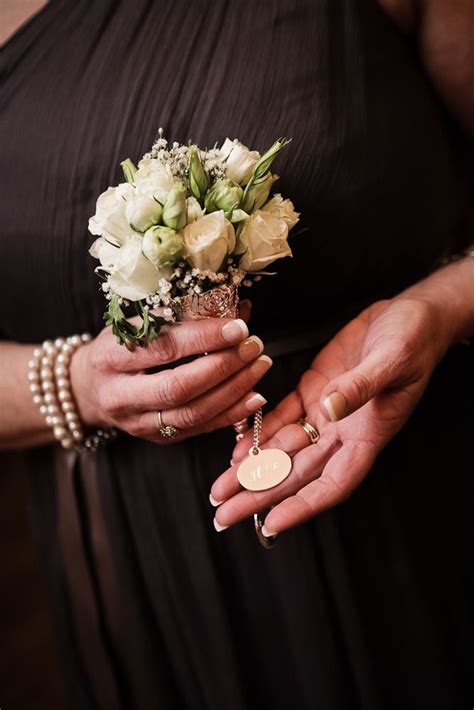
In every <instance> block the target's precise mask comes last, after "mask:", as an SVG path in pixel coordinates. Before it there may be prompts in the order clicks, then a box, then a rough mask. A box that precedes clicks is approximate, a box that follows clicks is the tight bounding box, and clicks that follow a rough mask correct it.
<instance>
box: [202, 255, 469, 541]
mask: <svg viewBox="0 0 474 710" xmlns="http://www.w3.org/2000/svg"><path fill="white" fill-rule="evenodd" d="M473 266H474V264H473V263H471V264H469V265H467V266H466V265H465V264H464V265H462V266H461V265H460V266H456V265H452V266H450V267H446V269H443V270H441V271H440V272H438V274H436V275H435V276H432V277H430V279H427V280H426V281H424V282H420V284H418V285H417V286H416V287H412V289H410V290H408V291H406V292H405V293H404V294H401V296H399V297H397V298H396V299H394V300H391V301H381V302H378V303H375V304H374V305H372V306H371V307H370V308H368V309H366V310H365V311H363V313H361V314H360V315H359V316H358V317H357V318H355V319H354V320H353V321H351V322H350V323H349V324H348V325H347V326H346V327H345V328H344V329H343V330H341V331H340V332H339V333H338V334H337V335H336V336H335V337H334V338H333V340H331V342H330V343H329V344H328V345H327V346H326V347H325V348H324V349H323V350H322V351H321V352H320V353H319V354H318V355H317V357H316V358H315V360H314V361H313V363H312V366H311V368H310V369H309V370H308V371H307V372H305V373H304V374H303V376H302V378H301V380H300V382H299V385H298V387H297V388H296V390H295V391H294V392H292V393H291V394H289V395H288V396H287V397H286V398H285V399H284V400H283V401H282V402H281V403H280V404H279V405H278V406H277V407H276V409H275V410H273V412H270V413H269V414H268V415H267V416H266V417H265V418H264V422H263V433H262V437H261V441H262V442H265V443H264V444H263V447H262V448H267V447H268V448H272V447H276V448H279V449H283V450H284V451H287V452H288V453H289V454H290V456H292V458H293V467H292V471H291V473H290V475H289V477H288V478H287V479H286V480H285V481H284V482H282V483H281V484H280V485H278V486H276V487H275V488H273V489H270V490H268V491H262V492H256V493H254V492H251V491H247V490H243V489H242V487H241V486H240V484H239V482H238V480H237V478H236V470H237V465H238V464H239V463H240V461H241V460H242V459H243V458H245V456H246V455H247V454H248V451H249V448H250V446H251V441H252V436H251V432H247V434H246V435H245V437H244V438H243V439H242V441H240V442H239V443H238V444H237V446H236V448H235V450H234V455H233V465H232V466H231V468H230V469H228V470H227V471H226V472H225V473H223V474H222V475H221V476H220V478H218V479H217V480H216V481H215V483H214V485H213V486H212V489H211V502H212V503H213V504H214V505H219V508H218V510H217V513H216V518H215V526H216V529H217V530H218V531H220V530H223V529H225V528H226V527H228V526H229V525H233V524H234V523H236V522H238V521H240V520H242V519H244V518H247V517H249V516H250V515H252V514H253V513H255V512H259V511H262V510H264V509H266V508H269V507H271V506H274V507H273V508H272V510H271V511H270V512H269V513H268V515H267V516H266V519H265V526H264V529H263V533H264V534H266V535H272V534H276V533H279V532H281V531H283V530H286V529H288V528H290V527H293V526H295V525H298V524H300V523H303V522H305V521H306V520H308V519H309V518H312V517H313V516H315V515H317V514H318V513H320V512H321V511H323V510H325V509H327V508H329V507H331V506H333V505H335V504H337V503H339V502H341V501H343V500H345V499H346V498H347V497H348V496H349V495H350V494H351V492H352V491H353V490H354V489H355V488H356V486H357V485H358V484H359V483H360V482H361V481H362V480H363V478H364V477H365V476H366V474H367V473H368V471H369V470H370V468H371V467H372V464H373V462H374V460H375V458H376V456H377V455H378V454H379V452H380V451H381V449H382V448H383V447H384V446H385V445H386V444H387V443H388V442H389V441H390V440H391V439H392V437H393V436H394V435H395V434H396V433H397V432H398V431H399V430H400V429H401V427H402V426H403V425H404V423H405V422H406V421H407V419H408V417H409V416H410V414H411V412H412V411H413V408H414V407H415V406H416V404H417V402H418V401H419V399H420V397H421V396H422V394H423V391H424V389H425V387H426V385H427V383H428V380H429V378H430V376H431V373H432V371H433V369H434V367H435V366H436V364H437V363H438V361H439V360H440V359H441V357H442V356H443V355H444V353H445V351H446V349H447V348H448V347H449V346H450V344H451V343H452V342H453V340H456V339H457V337H459V336H462V335H464V334H466V333H468V332H472V329H473V301H472V300H471V302H470V303H466V301H465V299H466V295H468V294H469V293H471V296H472V285H473V281H472V275H473V269H472V267H473ZM440 274H443V275H442V276H440ZM456 280H458V282H459V283H458V284H457V285H456ZM434 293H436V297H434V296H433V298H431V297H430V296H431V295H433V294H434ZM446 299H448V300H447V301H446ZM463 299H464V301H463ZM446 303H447V304H448V305H446ZM463 303H464V306H463ZM460 314H462V315H463V318H460ZM301 417H304V418H305V419H306V420H307V421H308V422H310V423H311V424H313V425H314V426H315V427H316V428H317V429H318V430H319V432H320V434H321V438H320V440H319V441H318V443H316V444H313V445H310V441H309V438H308V435H307V434H306V433H305V431H304V430H303V428H302V427H301V425H300V424H298V423H296V422H298V420H299V419H300V418H301Z"/></svg>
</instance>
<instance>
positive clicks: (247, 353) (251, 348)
mask: <svg viewBox="0 0 474 710" xmlns="http://www.w3.org/2000/svg"><path fill="white" fill-rule="evenodd" d="M263 347H264V346H263V343H262V341H261V340H260V338H259V337H258V335H251V336H250V338H246V339H245V340H244V341H243V343H240V345H239V357H240V359H241V360H242V362H250V361H251V360H255V358H256V357H257V355H260V353H261V352H263Z"/></svg>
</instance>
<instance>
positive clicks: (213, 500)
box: [209, 493, 222, 508]
mask: <svg viewBox="0 0 474 710" xmlns="http://www.w3.org/2000/svg"><path fill="white" fill-rule="evenodd" d="M209 500H210V501H211V505H213V506H214V508H216V507H217V506H218V505H220V504H221V503H222V501H221V500H216V499H215V498H213V497H212V494H211V493H209Z"/></svg>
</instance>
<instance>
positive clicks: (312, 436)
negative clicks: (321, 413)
mask: <svg viewBox="0 0 474 710" xmlns="http://www.w3.org/2000/svg"><path fill="white" fill-rule="evenodd" d="M298 424H301V426H302V427H303V429H304V430H305V432H306V433H307V435H308V437H309V440H310V442H311V443H312V444H316V443H317V442H318V441H319V439H320V438H321V434H320V433H319V431H318V430H317V429H316V428H315V427H314V426H313V425H312V424H310V423H309V422H307V421H306V419H300V420H299V422H298Z"/></svg>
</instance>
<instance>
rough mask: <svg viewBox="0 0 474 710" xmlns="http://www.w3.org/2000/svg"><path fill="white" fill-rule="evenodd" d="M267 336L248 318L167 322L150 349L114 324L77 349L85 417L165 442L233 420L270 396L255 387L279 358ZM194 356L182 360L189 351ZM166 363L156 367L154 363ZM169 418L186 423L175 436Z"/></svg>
mask: <svg viewBox="0 0 474 710" xmlns="http://www.w3.org/2000/svg"><path fill="white" fill-rule="evenodd" d="M262 350H263V343H262V341H261V340H260V339H259V338H257V337H256V336H253V337H250V338H249V337H248V328H247V325H246V323H245V322H244V321H243V320H230V319H218V318H216V319H209V320H203V321H189V322H183V323H179V324H177V325H173V326H170V327H165V328H164V329H163V330H162V331H161V333H160V335H159V337H158V338H157V339H156V340H155V341H154V342H153V343H152V344H151V345H150V346H148V347H147V348H140V349H136V350H135V351H134V352H129V351H128V350H127V349H126V348H124V347H120V346H118V345H117V344H116V342H115V338H114V336H113V335H112V332H111V329H110V328H105V329H104V330H103V331H102V332H101V333H100V334H99V335H98V336H97V337H96V338H95V339H94V340H93V341H91V343H89V344H88V345H86V346H83V347H82V348H80V349H79V350H77V351H76V353H75V355H74V356H73V359H72V362H71V384H72V389H73V392H74V395H75V398H76V400H77V404H78V407H79V411H80V414H81V417H82V419H83V421H84V423H85V424H87V425H90V426H114V427H118V428H119V429H122V430H124V431H126V432H128V433H129V434H132V435H133V436H138V437H141V438H144V439H150V440H151V441H154V442H156V443H160V444H165V443H172V442H175V441H181V440H182V439H185V438H187V437H189V436H194V435H196V434H200V433H203V432H209V431H212V430H214V429H217V428H219V427H223V426H229V425H230V424H232V423H233V422H235V421H238V420H239V419H243V418H244V417H246V416H248V415H249V414H251V413H253V412H255V411H256V410H257V409H258V408H259V407H261V406H262V404H263V403H264V402H265V400H264V398H263V397H262V396H261V395H259V394H257V393H256V392H253V391H252V388H253V387H254V386H255V385H256V383H257V382H258V381H259V380H260V379H261V377H262V376H263V375H264V374H265V372H267V370H268V369H269V367H270V366H271V364H272V361H271V360H270V358H269V357H267V356H266V355H261V353H262ZM205 352H206V353H209V354H208V355H206V356H205V357H196V359H194V360H193V361H191V362H187V363H185V364H181V365H179V366H175V362H176V361H178V360H181V359H182V358H186V357H189V356H193V355H194V356H199V355H202V354H203V353H205ZM157 366H162V367H163V369H162V370H161V371H160V372H158V373H154V374H151V373H149V372H147V370H148V369H149V368H156V367H157ZM158 410H160V411H162V416H163V423H164V424H165V425H173V426H175V427H178V429H180V433H179V434H178V435H177V436H176V437H174V438H173V439H166V438H164V437H163V436H161V434H160V433H159V425H158V418H157V411H158Z"/></svg>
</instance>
